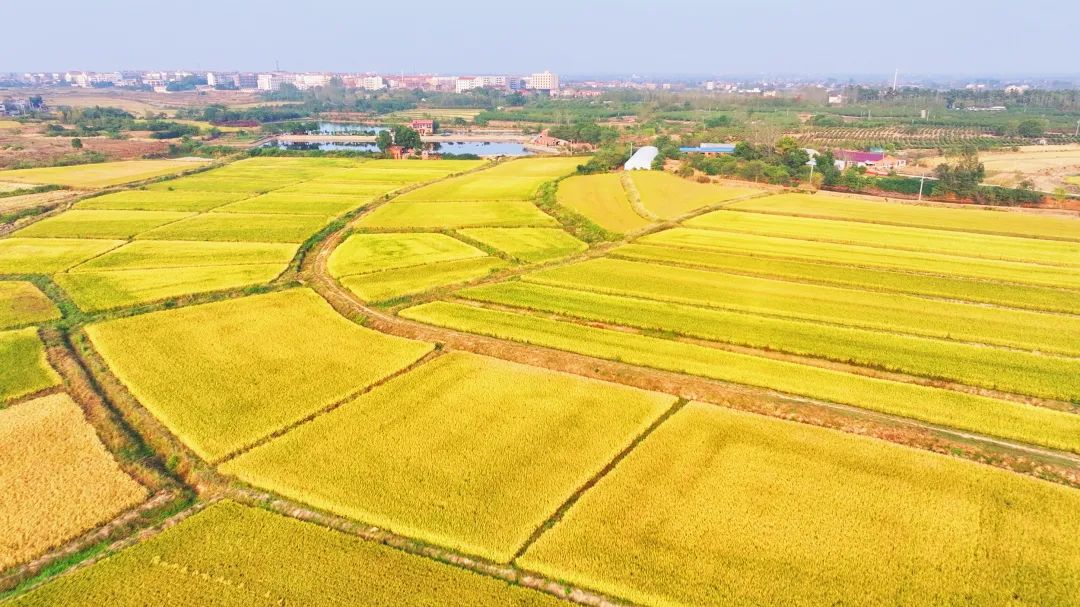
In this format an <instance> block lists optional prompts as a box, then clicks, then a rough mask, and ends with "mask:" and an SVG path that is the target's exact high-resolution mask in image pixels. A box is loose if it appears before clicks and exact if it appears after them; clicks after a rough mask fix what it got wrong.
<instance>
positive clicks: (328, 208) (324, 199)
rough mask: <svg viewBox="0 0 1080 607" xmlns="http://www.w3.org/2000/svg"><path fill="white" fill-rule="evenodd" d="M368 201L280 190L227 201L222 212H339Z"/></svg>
mask: <svg viewBox="0 0 1080 607" xmlns="http://www.w3.org/2000/svg"><path fill="white" fill-rule="evenodd" d="M369 202H371V197H360V196H338V195H327V194H312V193H308V192H291V193H283V192H280V191H276V192H271V193H270V194H263V195H262V196H257V197H255V198H248V199H247V200H242V201H240V202H234V203H231V204H227V205H225V206H223V207H221V208H219V209H218V211H221V212H222V213H286V214H293V215H323V216H327V215H341V214H342V213H345V212H347V211H351V210H353V209H355V208H357V207H361V206H363V205H365V204H367V203H369Z"/></svg>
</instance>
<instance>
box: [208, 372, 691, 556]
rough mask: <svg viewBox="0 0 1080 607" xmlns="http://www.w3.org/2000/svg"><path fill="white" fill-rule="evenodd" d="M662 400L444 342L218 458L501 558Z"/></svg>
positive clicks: (252, 478) (267, 484) (244, 472)
mask: <svg viewBox="0 0 1080 607" xmlns="http://www.w3.org/2000/svg"><path fill="white" fill-rule="evenodd" d="M674 402H675V399H674V397H671V396H666V395H661V394H654V393H648V392H643V391H640V390H636V389H631V388H626V387H622V386H617V385H614V384H604V383H601V382H597V381H593V380H586V379H582V378H579V377H575V376H571V375H564V374H559V373H554V372H551V371H547V370H543V369H537V368H533V367H526V366H524V365H518V364H514V363H509V362H505V361H500V360H497V359H490V358H483V357H479V356H475V355H472V354H464V353H452V354H447V355H445V356H442V357H440V358H438V359H435V360H433V361H431V362H428V363H426V364H425V365H423V366H421V367H419V368H418V369H416V370H414V371H412V372H410V373H409V374H407V375H404V376H401V377H398V378H396V379H394V380H392V381H391V382H389V383H387V384H386V385H384V386H382V387H380V388H377V389H376V390H374V391H372V392H369V393H367V394H365V395H363V396H361V397H360V398H358V399H357V400H355V401H353V402H350V403H348V404H346V405H344V406H343V407H341V408H339V409H336V410H335V411H333V412H331V413H329V414H327V415H325V416H322V417H320V418H318V419H317V420H315V421H314V422H312V423H310V424H306V425H304V426H301V427H300V428H297V429H296V430H293V431H291V432H289V433H287V434H285V435H284V436H282V437H281V438H277V439H275V440H273V441H271V442H270V443H269V444H267V445H265V446H262V447H258V448H256V449H254V450H252V451H249V452H247V453H245V454H242V455H241V456H239V457H238V458H236V459H235V460H232V461H229V462H227V463H225V464H223V465H222V466H221V470H222V471H223V472H226V473H228V474H236V475H238V476H239V477H240V478H241V479H243V480H245V481H247V482H249V483H252V484H254V485H257V486H260V487H264V488H267V489H271V490H273V491H275V492H277V493H281V494H284V495H287V496H290V497H293V498H295V499H298V500H300V501H303V502H307V503H310V504H312V505H314V506H317V507H320V508H324V509H327V510H330V511H332V512H336V513H338V514H343V515H346V516H350V517H353V518H355V519H357V520H360V521H363V522H366V523H372V524H375V525H378V526H380V527H385V528H389V529H391V530H393V531H396V532H398V533H402V534H405V535H409V536H412V537H418V538H420V539H422V540H424V541H428V542H431V543H434V544H440V545H444V546H450V547H452V548H455V549H457V550H461V551H464V552H467V553H471V554H477V555H480V556H483V557H485V558H489V559H492V560H496V561H502V562H505V561H508V560H510V558H511V557H512V556H513V555H514V553H515V552H516V551H517V550H518V548H520V547H521V546H522V545H523V544H524V543H525V541H526V540H527V539H528V538H529V536H530V535H531V534H532V533H533V531H534V530H535V529H537V528H538V527H539V526H540V525H541V524H543V522H544V521H545V520H546V519H547V518H548V517H550V516H551V515H552V514H554V512H555V510H556V509H557V508H558V507H559V505H560V504H561V503H562V502H563V501H565V500H566V499H567V498H568V497H570V495H571V494H572V493H573V492H574V491H575V490H576V489H577V488H578V487H580V486H582V485H583V484H584V483H585V482H586V481H588V480H589V479H590V478H591V477H593V476H594V475H595V474H596V473H598V472H599V471H600V470H601V469H602V468H603V467H604V465H605V464H606V463H607V462H608V461H610V460H611V458H613V457H614V456H615V455H616V454H617V453H618V452H619V451H621V450H622V449H623V448H625V447H626V446H627V445H628V444H629V443H630V442H631V441H632V440H633V439H634V437H635V436H637V435H639V434H641V433H642V432H643V431H644V430H645V428H646V427H647V426H648V425H649V424H650V423H651V422H652V421H653V420H655V419H656V418H657V417H658V416H659V415H660V414H661V413H662V412H663V411H664V410H665V409H667V408H668V407H670V406H671V405H672V404H674ZM478 521H483V523H482V524H478Z"/></svg>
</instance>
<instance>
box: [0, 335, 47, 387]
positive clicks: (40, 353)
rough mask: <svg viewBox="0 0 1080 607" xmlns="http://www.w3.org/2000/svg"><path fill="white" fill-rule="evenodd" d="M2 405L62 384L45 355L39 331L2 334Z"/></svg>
mask: <svg viewBox="0 0 1080 607" xmlns="http://www.w3.org/2000/svg"><path fill="white" fill-rule="evenodd" d="M0 369H2V370H3V373H0V406H2V405H3V404H4V403H7V402H10V401H12V400H14V399H16V398H19V397H22V396H26V395H28V394H33V393H34V392H38V391H41V390H44V389H46V388H51V387H53V386H58V385H60V376H59V375H57V374H56V371H54V370H53V368H52V366H51V365H49V361H48V359H47V358H46V356H45V344H43V343H41V339H40V338H39V337H38V334H37V329H35V328H34V327H27V328H25V329H17V330H14V331H0Z"/></svg>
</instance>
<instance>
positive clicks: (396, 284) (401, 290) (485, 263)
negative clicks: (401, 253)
mask: <svg viewBox="0 0 1080 607" xmlns="http://www.w3.org/2000/svg"><path fill="white" fill-rule="evenodd" d="M506 266H507V263H506V262H505V261H503V260H501V259H499V258H497V257H474V258H470V259H456V260H453V261H440V262H433V263H426V264H424V265H421V266H410V267H407V268H399V269H396V270H383V271H380V272H371V273H368V274H359V275H352V276H346V277H345V278H343V279H342V280H341V284H342V285H344V286H345V288H347V289H349V290H350V291H352V292H353V293H355V294H356V295H357V297H359V298H361V299H363V300H365V301H369V302H374V303H380V302H384V301H387V300H391V299H393V298H396V297H403V296H406V295H416V294H419V293H423V292H425V291H430V290H432V289H436V288H439V287H446V286H450V285H456V284H460V283H463V282H468V281H470V280H474V279H477V278H483V277H484V276H487V275H489V274H491V273H492V272H494V271H495V270H501V269H502V268H505V267H506Z"/></svg>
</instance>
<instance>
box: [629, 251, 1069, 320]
mask: <svg viewBox="0 0 1080 607" xmlns="http://www.w3.org/2000/svg"><path fill="white" fill-rule="evenodd" d="M609 256H611V257H616V258H620V259H631V260H635V261H645V262H659V263H674V264H680V265H689V266H696V267H700V268H708V269H713V270H722V271H725V272H734V273H737V274H750V275H754V276H765V277H776V278H784V279H791V280H799V281H808V282H814V283H821V284H830V285H838V286H847V287H857V288H860V289H868V290H872V291H887V292H894V293H907V294H910V295H927V296H931V297H941V298H945V299H955V300H961V301H972V302H980V303H991V304H995V305H1000V306H1007V307H1014V308H1025V309H1030V310H1046V311H1050V312H1070V313H1073V314H1080V292H1078V291H1070V290H1066V289H1052V288H1049V287H1039V286H1034V285H1018V284H1009V283H1001V282H990V281H981V280H972V279H968V278H955V277H949V276H934V275H927V274H913V273H910V272H904V271H900V270H886V269H872V268H861V267H856V266H842V265H837V264H832V263H829V262H824V261H817V260H810V261H806V262H803V261H795V260H792V259H780V258H773V257H762V256H758V255H755V254H754V252H753V251H740V252H738V253H727V252H723V251H705V250H695V249H685V248H679V247H666V246H654V245H646V244H629V245H625V246H622V247H619V248H618V249H615V250H614V251H612V252H611V253H610V254H609Z"/></svg>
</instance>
